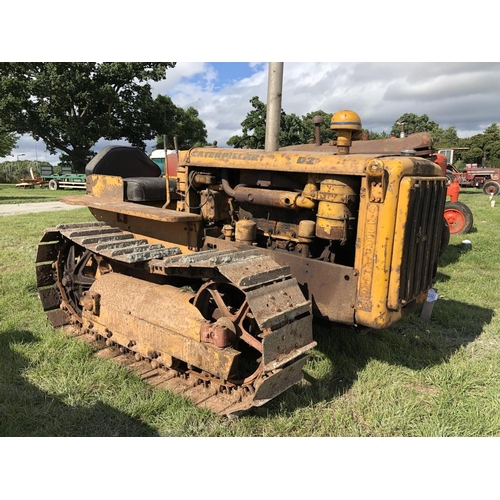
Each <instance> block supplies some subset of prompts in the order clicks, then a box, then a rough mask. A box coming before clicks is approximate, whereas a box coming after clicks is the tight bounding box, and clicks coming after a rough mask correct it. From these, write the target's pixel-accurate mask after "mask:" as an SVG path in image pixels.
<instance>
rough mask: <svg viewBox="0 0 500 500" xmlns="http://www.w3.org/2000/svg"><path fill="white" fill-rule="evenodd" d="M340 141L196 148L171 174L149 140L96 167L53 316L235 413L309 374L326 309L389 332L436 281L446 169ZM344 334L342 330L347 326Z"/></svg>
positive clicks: (52, 284)
mask: <svg viewBox="0 0 500 500" xmlns="http://www.w3.org/2000/svg"><path fill="white" fill-rule="evenodd" d="M331 127H332V129H334V130H336V131H337V133H338V139H337V142H336V145H335V146H329V147H328V148H327V149H326V150H322V146H319V147H317V148H314V145H313V147H312V148H311V147H310V145H306V146H304V147H303V148H300V147H295V149H291V150H289V149H282V150H279V149H278V150H273V151H267V150H251V149H223V148H216V147H206V148H194V149H190V150H189V151H181V152H180V153H179V159H178V169H177V177H176V178H174V179H168V178H165V177H161V176H160V171H159V168H158V166H157V165H155V164H154V163H153V162H152V161H151V160H150V159H149V158H148V157H147V156H146V155H144V154H143V153H142V152H141V151H140V150H138V149H135V148H129V147H123V146H109V147H108V148H106V149H104V150H103V151H101V153H99V154H98V155H97V156H96V157H95V158H94V159H93V160H92V161H91V162H90V163H89V164H88V166H87V169H86V174H87V194H86V195H84V196H75V197H68V198H65V201H66V202H67V203H72V204H75V205H83V206H86V207H88V208H89V210H90V212H91V213H92V214H93V216H94V217H95V219H96V221H95V222H93V223H81V224H62V225H59V226H57V227H55V228H51V229H47V230H46V231H45V233H44V235H43V238H42V240H41V243H40V245H39V248H38V255H37V268H36V271H37V281H38V288H39V295H40V298H41V302H42V305H43V308H44V310H45V311H46V313H47V316H48V318H49V320H50V321H51V322H52V324H53V325H54V326H56V327H60V326H64V325H66V329H67V330H69V331H73V333H76V334H77V335H78V336H79V337H80V338H82V339H84V340H88V341H89V342H93V343H94V345H98V346H99V348H101V349H102V350H101V351H99V353H98V354H99V355H101V356H110V357H114V358H115V359H116V360H117V361H119V362H122V363H124V364H127V365H128V366H129V367H130V368H131V369H134V370H136V371H137V373H138V374H139V375H140V376H141V377H142V378H143V379H144V380H147V381H148V382H150V383H151V384H153V385H155V386H157V387H162V388H165V389H166V390H170V391H175V392H181V393H182V394H184V395H185V396H186V397H187V398H189V399H190V400H192V401H193V402H194V403H195V404H196V405H198V406H200V407H204V408H208V409H210V410H212V411H213V412H215V413H217V414H220V415H232V414H240V413H242V412H245V411H247V410H249V409H250V408H252V407H254V406H260V405H262V404H264V403H266V402H268V401H269V400H271V399H272V398H274V397H276V396H278V395H279V394H281V393H282V392H283V391H285V390H286V389H288V388H289V387H291V386H293V385H294V384H296V383H298V382H300V381H301V379H302V378H303V367H304V364H305V363H306V361H307V359H308V353H309V351H310V350H311V349H313V348H314V347H315V346H316V341H315V340H314V336H313V319H314V318H317V319H320V320H322V321H327V322H330V323H332V324H342V325H351V326H352V327H353V329H356V328H360V327H362V328H364V329H366V328H368V329H383V328H386V327H388V326H389V325H392V324H393V323H395V322H396V321H398V320H399V319H400V318H402V317H403V316H404V315H405V314H406V313H407V312H409V311H412V310H414V309H415V308H418V306H419V305H421V304H423V302H424V301H425V299H426V297H427V292H428V290H429V288H430V287H432V285H433V280H434V276H435V273H436V270H437V261H438V256H439V251H440V244H441V238H442V235H443V226H444V218H443V209H444V203H445V198H446V181H447V179H446V177H443V176H442V174H441V169H440V168H439V167H438V166H437V165H436V164H435V163H433V162H432V161H429V160H427V159H424V158H422V157H418V156H405V155H404V154H386V153H372V154H370V153H355V152H352V151H351V150H350V149H351V145H353V149H355V148H354V144H355V142H353V141H352V138H353V135H356V134H357V133H358V132H359V131H360V130H361V121H360V119H359V117H358V115H357V114H356V113H353V112H351V111H342V112H339V113H336V114H334V115H333V117H332V123H331ZM331 334H332V335H335V329H334V328H332V330H331Z"/></svg>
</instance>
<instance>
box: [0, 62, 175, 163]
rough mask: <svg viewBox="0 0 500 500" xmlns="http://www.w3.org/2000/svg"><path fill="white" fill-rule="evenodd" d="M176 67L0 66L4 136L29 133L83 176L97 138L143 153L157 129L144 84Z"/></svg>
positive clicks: (148, 87) (120, 64)
mask: <svg viewBox="0 0 500 500" xmlns="http://www.w3.org/2000/svg"><path fill="white" fill-rule="evenodd" d="M175 64H176V63H172V62H167V63H134V62H130V63H125V62H115V63H112V62H109V63H93V62H78V63H65V62H63V63H59V62H48V63H0V116H1V117H2V121H3V124H4V126H5V130H6V131H7V132H8V133H17V134H31V135H32V137H33V138H34V139H35V140H38V139H42V140H43V141H44V142H45V144H46V145H47V150H48V151H49V152H50V153H52V154H56V153H57V152H61V151H62V154H61V160H62V161H67V162H70V163H71V164H73V166H74V168H75V170H76V171H78V172H83V171H84V169H85V165H86V164H87V162H88V161H89V159H90V158H91V157H92V154H93V153H92V152H91V148H92V146H93V145H94V144H95V143H96V142H97V141H98V140H99V139H101V138H104V139H106V140H119V139H126V140H128V141H129V142H130V143H131V144H132V145H134V146H137V147H139V148H142V149H144V148H145V146H146V145H145V142H144V141H145V140H149V139H153V138H154V137H155V136H156V135H158V134H163V133H165V132H167V131H166V130H161V129H159V128H158V127H159V122H161V119H160V118H159V113H158V111H159V110H158V108H159V106H158V101H155V100H154V99H153V98H152V95H151V85H150V84H149V83H147V81H148V80H149V81H151V80H153V81H160V80H162V79H164V78H165V73H166V71H167V69H168V68H173V67H175Z"/></svg>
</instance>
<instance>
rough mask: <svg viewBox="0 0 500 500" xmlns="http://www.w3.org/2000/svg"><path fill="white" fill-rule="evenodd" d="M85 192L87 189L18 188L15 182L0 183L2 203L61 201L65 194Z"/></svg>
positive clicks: (72, 194)
mask: <svg viewBox="0 0 500 500" xmlns="http://www.w3.org/2000/svg"><path fill="white" fill-rule="evenodd" d="M77 194H85V189H58V190H57V191H51V190H50V189H49V188H48V187H46V186H45V187H40V186H35V187H33V188H29V189H21V188H16V185H15V184H0V204H3V203H39V202H44V201H59V200H60V198H62V197H64V196H74V195H77Z"/></svg>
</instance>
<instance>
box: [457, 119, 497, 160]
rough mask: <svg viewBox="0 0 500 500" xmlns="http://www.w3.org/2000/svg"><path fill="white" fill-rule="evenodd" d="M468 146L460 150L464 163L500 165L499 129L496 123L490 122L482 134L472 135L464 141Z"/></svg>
mask: <svg viewBox="0 0 500 500" xmlns="http://www.w3.org/2000/svg"><path fill="white" fill-rule="evenodd" d="M466 145H467V146H468V147H469V149H468V150H467V151H463V152H462V155H461V157H462V159H463V160H464V162H465V163H477V164H478V165H482V164H483V162H484V163H485V166H497V167H500V129H499V127H498V125H497V124H496V123H492V124H491V125H490V126H489V127H488V128H487V129H486V130H485V131H484V133H483V134H477V135H474V136H472V137H471V138H470V139H468V140H467V141H466Z"/></svg>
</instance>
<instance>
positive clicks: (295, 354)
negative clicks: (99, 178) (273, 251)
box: [36, 222, 316, 415]
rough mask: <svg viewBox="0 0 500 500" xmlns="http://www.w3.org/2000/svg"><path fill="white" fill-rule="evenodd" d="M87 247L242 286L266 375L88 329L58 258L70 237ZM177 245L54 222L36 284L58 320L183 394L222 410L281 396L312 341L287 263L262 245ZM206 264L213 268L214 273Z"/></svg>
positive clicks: (298, 375) (101, 352)
mask: <svg viewBox="0 0 500 500" xmlns="http://www.w3.org/2000/svg"><path fill="white" fill-rule="evenodd" d="M68 241H70V242H73V243H76V244H77V245H79V246H80V247H82V248H84V249H85V251H89V252H93V253H95V254H96V255H99V256H102V257H105V258H106V259H107V260H108V261H111V262H112V261H118V262H121V263H126V264H129V265H137V264H138V263H140V264H141V266H143V269H144V272H146V273H147V272H151V273H155V274H164V275H177V276H185V275H188V276H190V277H193V276H199V277H200V279H201V278H203V279H205V280H206V278H207V276H208V277H209V278H210V277H212V276H215V275H217V274H218V275H219V276H222V277H223V278H224V279H226V280H228V281H229V282H230V283H233V284H234V286H235V287H238V288H239V289H240V290H243V291H244V292H245V294H246V297H247V302H248V304H249V307H250V308H251V309H252V311H253V313H254V316H255V321H256V322H257V323H258V325H259V327H260V328H261V329H262V330H263V331H264V330H265V335H264V339H263V342H262V361H261V368H260V369H259V375H258V376H257V377H255V378H253V379H252V380H250V381H248V383H241V384H235V383H231V382H228V381H225V380H221V379H219V378H217V377H215V376H212V375H208V374H206V373H205V372H200V370H198V369H193V368H192V367H190V366H189V365H187V366H184V368H178V367H175V368H174V367H172V368H168V367H165V366H158V363H157V362H156V361H155V359H148V358H147V357H144V356H141V355H138V353H137V352H135V353H134V352H133V351H132V350H130V349H128V348H127V347H125V346H121V345H117V344H114V343H113V342H111V341H110V339H105V338H103V337H101V336H100V335H97V334H95V332H89V331H84V329H83V328H82V323H81V321H79V318H77V317H76V315H75V310H74V309H73V308H72V307H71V304H68V303H67V302H68V301H67V298H66V297H63V295H62V293H61V289H62V287H61V286H60V283H59V282H58V279H59V278H58V274H57V263H58V259H60V258H61V254H62V253H63V251H62V249H64V248H65V245H66V244H67V242H68ZM178 254H180V250H178V249H176V248H175V247H173V248H172V247H170V248H166V247H164V246H162V245H149V244H148V243H147V241H142V240H139V239H137V238H136V237H135V236H134V235H133V234H131V233H126V232H123V231H121V230H119V229H116V228H111V227H109V226H107V225H105V224H103V223H100V222H96V223H82V224H69V225H61V226H57V227H56V228H53V229H47V230H46V231H45V234H44V236H43V238H42V240H41V242H40V245H39V247H38V252H37V257H36V265H37V267H36V273H37V286H38V290H39V296H40V299H41V302H42V306H43V309H44V311H45V312H46V314H47V317H48V319H49V320H50V322H51V323H52V325H53V326H54V327H64V330H65V331H66V332H67V333H69V334H71V335H73V336H76V337H78V338H79V339H80V340H82V341H84V342H87V343H90V344H92V345H93V346H94V348H96V347H97V348H98V351H97V353H96V355H97V356H98V357H101V358H112V359H113V360H114V361H115V362H117V363H118V364H120V365H123V366H126V367H127V369H129V370H131V371H133V372H134V373H136V374H137V375H138V376H139V377H140V378H141V379H143V380H144V381H146V382H147V383H149V384H151V385H153V386H155V387H158V388H161V389H165V390H167V391H171V392H175V393H178V394H182V395H183V396H184V397H186V398H187V399H189V400H191V401H192V402H193V403H194V404H195V405H196V406H198V407H200V408H206V409H208V410H210V411H212V412H214V413H216V414H219V415H237V414H241V413H244V412H245V411H247V410H249V409H250V408H252V407H254V406H260V405H262V404H264V403H266V402H267V401H269V400H270V399H272V398H274V397H275V396H277V395H278V394H280V393H281V392H283V391H284V390H286V389H287V388H288V387H290V386H292V385H294V384H296V383H297V382H299V381H300V380H301V379H302V378H303V374H302V368H303V366H304V364H305V362H306V360H307V351H308V350H310V349H312V348H313V347H314V346H315V345H316V343H315V342H313V341H312V315H311V313H310V303H309V302H308V301H306V300H305V299H304V297H303V295H302V294H301V292H300V289H299V287H298V284H297V282H296V280H295V279H294V278H292V277H291V275H290V270H289V268H287V266H280V265H279V264H277V263H276V262H275V261H274V260H273V259H271V258H270V257H269V256H266V255H263V254H262V253H260V252H259V251H258V250H249V251H241V250H236V249H235V250H230V251H228V250H224V251H218V252H217V251H209V252H200V253H197V254H193V255H187V256H186V255H178ZM207 271H209V272H208V275H207Z"/></svg>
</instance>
